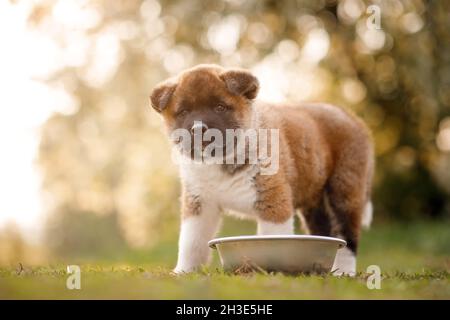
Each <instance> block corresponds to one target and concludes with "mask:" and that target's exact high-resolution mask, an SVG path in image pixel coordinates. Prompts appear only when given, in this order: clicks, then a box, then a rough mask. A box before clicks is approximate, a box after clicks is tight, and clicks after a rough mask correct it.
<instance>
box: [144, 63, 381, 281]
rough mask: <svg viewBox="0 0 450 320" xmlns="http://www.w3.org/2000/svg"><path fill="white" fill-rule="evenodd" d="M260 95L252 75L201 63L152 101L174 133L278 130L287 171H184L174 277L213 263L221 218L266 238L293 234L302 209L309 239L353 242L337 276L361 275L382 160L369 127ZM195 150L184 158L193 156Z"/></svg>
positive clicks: (249, 167)
mask: <svg viewBox="0 0 450 320" xmlns="http://www.w3.org/2000/svg"><path fill="white" fill-rule="evenodd" d="M258 89H259V84H258V80H257V78H256V77H255V76H253V75H252V74H251V73H249V72H247V71H244V70H238V69H232V70H228V69H224V68H222V67H220V66H216V65H199V66H197V67H194V68H192V69H189V70H187V71H185V72H182V73H181V74H180V75H179V76H177V77H176V78H173V79H169V80H167V81H166V82H163V83H161V84H159V85H158V86H157V87H156V88H155V89H154V90H153V92H152V95H151V104H152V106H153V108H154V109H155V110H156V111H158V112H159V113H160V114H161V115H162V117H163V118H164V122H165V126H166V128H167V130H168V133H171V132H173V131H174V130H177V129H185V130H189V131H192V132H193V131H194V130H193V129H198V128H196V126H197V124H198V122H197V121H201V132H202V133H204V132H205V131H207V130H209V129H211V128H214V129H218V131H219V132H222V133H224V134H225V131H226V130H227V129H237V128H241V129H261V128H265V129H279V141H278V142H279V143H278V149H277V150H276V152H277V157H279V167H278V170H277V171H276V172H275V173H273V174H261V164H260V163H259V162H257V163H248V162H246V163H244V164H239V165H232V164H231V165H230V164H229V163H228V164H220V163H219V164H216V163H213V164H211V163H198V162H195V163H193V162H186V163H184V162H182V163H181V164H180V175H181V180H182V214H181V215H182V222H181V231H180V238H179V253H178V263H177V266H176V268H175V272H190V271H194V270H196V269H197V268H198V267H199V266H201V265H203V264H206V263H207V262H208V258H209V248H208V245H207V243H208V241H209V240H210V239H212V238H213V237H214V236H215V234H216V232H217V231H218V228H219V225H220V221H221V213H222V212H226V213H227V212H228V213H238V215H239V216H241V217H247V218H251V219H255V220H256V221H257V226H258V227H257V230H258V234H261V235H271V234H292V233H293V232H294V227H293V220H294V216H295V213H296V212H297V213H298V215H299V217H300V218H301V221H302V225H303V227H304V229H305V230H306V231H307V232H309V233H310V234H314V235H324V236H335V237H339V238H343V239H345V240H346V241H347V247H346V248H344V249H341V250H339V252H338V255H337V257H336V260H335V265H334V267H333V269H335V270H337V274H343V273H345V274H350V275H351V274H354V273H355V271H356V252H357V248H358V240H359V235H360V229H361V226H362V225H363V224H364V223H366V224H369V223H370V220H371V215H372V206H371V201H370V193H371V181H372V173H373V167H374V159H373V146H372V142H371V138H370V134H369V132H368V130H367V128H366V126H365V125H364V124H363V122H362V121H361V120H359V119H358V118H356V117H355V116H354V115H352V114H350V113H348V112H346V111H344V110H342V109H340V108H338V107H335V106H332V105H328V104H313V103H303V104H298V105H294V106H287V105H286V106H281V105H270V104H267V103H263V102H259V101H256V100H255V98H256V96H257V93H258ZM194 122H195V123H194ZM193 127H194V128H193ZM178 142H179V141H174V145H175V146H176V145H177V144H178ZM202 147H204V145H202ZM226 147H227V146H225V145H224V148H226ZM176 149H177V148H176ZM178 150H179V148H178ZM192 150H193V149H189V150H188V151H187V152H185V154H184V155H185V156H186V157H192V153H191V152H192ZM179 151H180V150H179ZM273 151H274V150H273ZM181 153H183V151H181ZM227 153H228V151H225V156H224V157H226V155H227ZM363 220H365V221H363Z"/></svg>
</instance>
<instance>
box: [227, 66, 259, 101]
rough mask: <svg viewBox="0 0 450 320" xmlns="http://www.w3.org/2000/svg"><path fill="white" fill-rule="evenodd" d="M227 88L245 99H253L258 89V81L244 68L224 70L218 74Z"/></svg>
mask: <svg viewBox="0 0 450 320" xmlns="http://www.w3.org/2000/svg"><path fill="white" fill-rule="evenodd" d="M220 78H221V79H222V80H223V81H224V82H225V84H226V86H227V88H228V90H229V91H230V92H231V93H233V94H235V95H242V96H244V97H246V98H247V99H255V98H256V95H257V94H258V90H259V81H258V79H257V78H256V77H255V76H254V75H252V74H251V73H250V72H248V71H245V70H230V71H225V72H224V73H222V74H221V75H220Z"/></svg>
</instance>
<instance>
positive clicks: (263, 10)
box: [29, 0, 450, 246]
mask: <svg viewBox="0 0 450 320" xmlns="http://www.w3.org/2000/svg"><path fill="white" fill-rule="evenodd" d="M373 3H374V4H375V5H377V6H378V7H379V8H380V12H381V25H380V29H376V28H372V27H371V26H370V25H368V24H367V20H368V18H369V16H370V13H367V11H366V10H367V7H368V6H369V5H370V4H372V2H371V1H365V2H364V1H362V0H342V1H333V0H327V1H325V0H323V1H308V0H303V1H302V0H299V1H268V0H266V1H256V0H252V1H241V0H229V1H200V0H193V1H159V2H157V1H155V0H146V1H137V0H131V1H130V0H129V1H114V2H102V1H100V2H98V1H88V0H86V1H82V2H76V1H66V0H64V1H56V0H48V1H43V2H38V3H37V4H36V5H35V7H34V10H33V11H32V12H31V14H30V18H29V21H30V25H31V26H33V27H34V28H36V30H39V31H40V32H42V33H44V34H47V35H48V36H49V38H51V39H52V41H54V42H55V43H56V45H57V46H58V48H59V50H60V51H59V52H60V55H59V57H60V61H58V62H57V63H59V68H56V69H57V71H56V72H52V73H51V74H49V77H48V79H46V83H47V84H49V85H55V86H56V85H57V86H63V87H64V88H65V90H66V91H67V92H68V93H69V94H70V95H71V97H72V98H73V105H74V106H73V108H72V109H71V110H72V111H71V112H69V113H67V114H55V115H54V116H53V117H52V118H51V119H50V120H49V121H48V122H47V123H46V125H45V126H44V128H43V129H42V138H41V147H40V157H39V162H40V165H41V168H42V171H43V173H44V188H45V190H47V191H48V192H47V193H48V195H49V203H50V204H51V208H50V211H51V215H55V216H57V215H66V214H69V213H70V214H75V213H77V212H78V213H83V212H84V213H85V212H90V213H93V214H97V215H99V216H101V215H108V214H110V213H113V212H114V214H115V217H116V218H115V219H114V220H113V221H116V222H117V224H118V225H119V227H118V228H110V229H109V231H108V232H111V233H112V234H114V235H111V236H112V237H116V239H122V237H123V239H125V240H126V241H127V243H128V244H131V245H133V246H145V245H149V244H151V243H154V242H155V241H157V240H158V239H161V237H165V236H166V232H164V231H162V230H171V228H174V227H173V226H176V225H177V224H176V222H175V221H176V220H177V211H178V203H177V201H178V199H177V198H178V193H179V191H178V190H179V188H178V182H177V177H176V168H175V167H174V166H173V165H172V164H171V161H170V151H169V147H168V144H167V142H166V138H165V137H164V135H163V134H162V133H161V123H160V122H161V121H160V119H158V116H157V115H156V114H155V113H154V112H152V111H151V110H150V109H149V108H148V98H147V97H148V94H149V93H150V90H151V88H152V86H153V85H155V84H156V83H157V82H159V81H161V80H162V79H164V78H166V77H168V76H170V75H173V74H176V73H178V72H179V71H181V70H183V69H185V68H187V67H190V66H192V65H195V64H197V63H219V64H222V65H224V66H241V67H246V68H251V69H252V70H253V71H254V72H255V74H256V75H257V76H258V77H259V79H260V81H261V86H262V88H261V94H260V96H261V98H262V99H268V100H273V101H277V100H282V99H287V100H291V101H300V100H322V101H328V102H331V103H335V104H339V105H342V106H343V107H348V108H351V109H353V110H354V111H355V112H356V113H358V114H359V115H361V116H362V117H363V118H364V119H365V120H366V122H367V123H368V124H369V126H370V127H371V128H372V130H373V132H374V139H375V142H376V149H377V162H378V166H377V174H376V179H375V206H376V214H377V215H382V216H386V217H396V218H411V217H421V216H441V215H447V217H448V215H449V212H450V205H449V203H450V201H449V194H450V155H449V152H450V31H449V30H450V3H449V2H445V1H421V0H402V1H400V0H380V1H373ZM55 63H56V62H55ZM86 221H87V222H86V223H87V224H89V223H90V222H88V221H90V220H89V219H88V220H86ZM108 223H112V222H111V221H110V222H108ZM63 225H64V228H65V229H66V228H69V229H70V228H71V225H72V223H69V224H63ZM168 226H170V227H168ZM59 227H61V228H62V225H61V226H59ZM57 229H58V227H57V226H53V227H52V228H50V229H49V230H50V231H51V230H53V231H51V232H50V231H49V233H50V239H51V238H52V232H56V230H57ZM87 230H88V229H87V228H86V229H85V228H77V229H76V232H79V233H80V234H83V233H84V232H87ZM105 232H106V231H105ZM175 235H176V234H175V233H174V234H173V235H172V236H175ZM92 236H93V237H94V238H95V233H94V234H93V235H92ZM105 236H106V235H105ZM61 243H63V242H61Z"/></svg>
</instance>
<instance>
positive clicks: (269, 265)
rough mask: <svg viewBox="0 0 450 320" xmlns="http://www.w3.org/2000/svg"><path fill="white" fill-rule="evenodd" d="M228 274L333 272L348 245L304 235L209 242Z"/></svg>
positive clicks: (251, 237)
mask: <svg viewBox="0 0 450 320" xmlns="http://www.w3.org/2000/svg"><path fill="white" fill-rule="evenodd" d="M208 244H209V246H210V247H211V248H213V249H217V252H218V253H219V258H220V262H221V263H222V266H223V268H224V269H225V271H231V272H239V271H242V272H248V271H251V270H264V271H269V272H271V271H276V272H284V273H293V274H295V273H326V272H330V271H332V270H331V268H332V267H333V263H334V259H335V257H336V253H337V250H338V249H340V248H343V247H345V246H346V245H347V243H346V242H345V241H344V240H342V239H338V238H332V237H322V236H304V235H271V236H239V237H227V238H217V239H213V240H211V241H209V243H208Z"/></svg>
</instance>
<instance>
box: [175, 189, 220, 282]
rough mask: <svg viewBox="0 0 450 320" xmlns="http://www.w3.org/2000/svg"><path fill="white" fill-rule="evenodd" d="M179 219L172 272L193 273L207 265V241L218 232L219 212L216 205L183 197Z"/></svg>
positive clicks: (196, 198) (190, 197) (195, 198)
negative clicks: (179, 227) (176, 250)
mask: <svg viewBox="0 0 450 320" xmlns="http://www.w3.org/2000/svg"><path fill="white" fill-rule="evenodd" d="M181 219H182V221H181V230H180V238H179V242H178V262H177V266H176V267H175V269H174V272H176V273H184V272H193V271H195V270H197V269H198V268H199V267H200V266H202V265H204V264H206V263H208V260H209V257H210V249H209V247H208V241H209V240H211V239H212V238H213V237H214V236H215V234H216V232H217V230H218V227H219V224H220V221H221V216H220V210H219V208H218V206H217V205H215V204H211V203H204V202H201V201H200V199H199V198H198V197H192V196H183V208H182V218H181Z"/></svg>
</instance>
